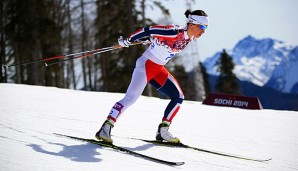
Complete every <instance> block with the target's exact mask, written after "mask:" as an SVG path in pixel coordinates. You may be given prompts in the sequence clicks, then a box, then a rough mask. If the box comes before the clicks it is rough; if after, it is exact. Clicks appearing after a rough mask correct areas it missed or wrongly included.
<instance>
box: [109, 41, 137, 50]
mask: <svg viewBox="0 0 298 171" xmlns="http://www.w3.org/2000/svg"><path fill="white" fill-rule="evenodd" d="M139 44H142V43H141V42H133V43H132V44H131V45H130V46H132V45H139ZM113 48H114V49H120V48H123V46H121V45H119V44H118V45H114V46H113Z"/></svg>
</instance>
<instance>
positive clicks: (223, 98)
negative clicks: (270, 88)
mask: <svg viewBox="0 0 298 171" xmlns="http://www.w3.org/2000/svg"><path fill="white" fill-rule="evenodd" d="M203 104H206V105H214V106H228V107H238V108H243V109H263V107H262V104H261V102H260V101H259V99H258V97H248V96H239V95H232V94H219V93H210V94H209V95H208V97H207V98H206V99H205V100H204V101H203Z"/></svg>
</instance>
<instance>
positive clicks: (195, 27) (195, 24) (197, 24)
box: [184, 10, 209, 38]
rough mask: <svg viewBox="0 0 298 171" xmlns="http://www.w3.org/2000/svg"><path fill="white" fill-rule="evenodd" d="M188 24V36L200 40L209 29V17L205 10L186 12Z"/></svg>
mask: <svg viewBox="0 0 298 171" xmlns="http://www.w3.org/2000/svg"><path fill="white" fill-rule="evenodd" d="M184 14H185V16H186V18H187V20H188V22H187V34H188V36H189V37H190V38H199V37H200V36H201V35H202V34H203V33H204V32H205V30H206V29H207V26H208V21H209V20H208V15H207V13H205V11H203V10H195V11H190V10H186V11H185V13H184Z"/></svg>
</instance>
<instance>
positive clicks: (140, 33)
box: [128, 25, 178, 42]
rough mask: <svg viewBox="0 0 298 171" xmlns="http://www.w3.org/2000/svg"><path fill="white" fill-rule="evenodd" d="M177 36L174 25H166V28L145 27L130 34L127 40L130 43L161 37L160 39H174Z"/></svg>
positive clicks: (157, 26)
mask: <svg viewBox="0 0 298 171" xmlns="http://www.w3.org/2000/svg"><path fill="white" fill-rule="evenodd" d="M177 34H178V30H177V28H176V26H175V25H167V26H160V25H156V26H147V27H144V28H141V29H139V30H137V31H135V32H134V33H132V34H131V35H130V36H129V38H128V40H129V41H130V42H134V41H136V40H139V39H142V38H146V37H153V36H161V37H175V36H177Z"/></svg>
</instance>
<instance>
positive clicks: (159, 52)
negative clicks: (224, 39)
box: [95, 10, 208, 143]
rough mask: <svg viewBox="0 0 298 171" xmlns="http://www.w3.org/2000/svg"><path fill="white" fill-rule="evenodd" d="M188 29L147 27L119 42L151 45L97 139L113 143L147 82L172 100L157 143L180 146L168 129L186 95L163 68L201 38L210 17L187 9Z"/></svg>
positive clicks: (120, 43)
mask: <svg viewBox="0 0 298 171" xmlns="http://www.w3.org/2000/svg"><path fill="white" fill-rule="evenodd" d="M184 14H185V16H186V18H187V20H188V22H187V25H186V26H178V25H167V26H160V25H157V26H148V27H144V28H141V29H139V30H137V31H136V32H134V33H132V34H131V35H130V37H128V38H127V39H123V38H122V37H120V38H119V39H118V43H119V45H120V46H122V47H129V46H130V45H131V44H132V43H133V42H135V41H140V40H143V39H144V38H148V37H149V38H150V42H151V44H150V46H149V47H148V49H147V50H146V51H145V52H144V53H143V55H142V56H141V57H140V58H138V60H137V62H136V66H135V68H134V71H133V74H132V80H131V82H130V85H129V87H128V89H127V92H126V94H125V96H124V98H123V99H122V100H120V101H118V102H116V104H115V105H114V106H113V107H112V109H111V111H110V113H109V115H108V117H107V120H106V121H105V122H104V123H103V125H102V127H101V128H100V130H99V131H98V132H97V133H96V134H95V137H96V138H97V139H98V140H103V141H105V142H108V143H113V140H112V138H111V129H112V128H113V127H114V124H115V123H116V121H117V119H118V118H119V117H120V116H121V115H122V114H123V112H124V111H125V110H126V109H127V108H128V107H129V106H131V105H132V104H133V103H135V101H136V100H137V99H138V98H139V97H140V96H141V94H142V92H143V90H144V88H145V86H146V84H147V83H150V84H151V85H152V86H154V87H155V88H156V89H157V90H158V91H159V92H161V93H163V94H165V95H167V96H168V97H169V98H170V99H171V101H170V103H169V104H168V106H167V107H166V109H165V111H164V115H163V118H162V122H161V123H160V124H159V126H158V130H157V133H156V140H161V141H162V140H165V141H168V142H172V143H179V142H180V140H179V139H178V138H177V137H174V136H173V135H172V134H171V133H170V132H169V126H170V124H171V122H172V120H173V118H174V117H175V115H176V113H177V112H178V110H179V108H180V105H181V103H182V101H183V99H184V95H183V92H182V90H181V88H180V86H179V84H178V82H177V81H176V80H175V78H174V77H173V76H172V75H171V74H170V73H169V72H168V70H167V69H166V68H165V67H164V65H165V64H166V63H167V62H168V61H169V60H170V59H171V58H172V57H174V55H175V54H176V53H179V52H181V51H182V50H183V49H184V48H185V47H186V46H187V45H188V44H189V43H190V42H191V41H193V40H194V39H195V38H199V37H200V36H201V35H202V34H203V33H204V32H205V30H206V28H207V26H208V15H207V14H206V13H205V12H204V11H203V10H195V11H193V12H191V11H189V10H187V11H186V12H185V13H184Z"/></svg>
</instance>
